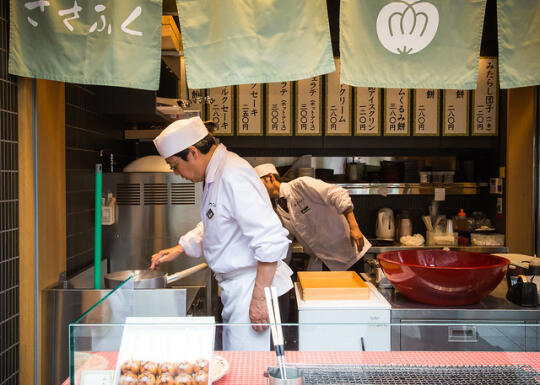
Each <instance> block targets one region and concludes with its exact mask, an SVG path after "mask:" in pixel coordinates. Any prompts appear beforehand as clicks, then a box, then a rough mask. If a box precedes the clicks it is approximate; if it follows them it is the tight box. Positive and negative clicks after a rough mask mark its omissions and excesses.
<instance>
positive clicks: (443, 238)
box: [426, 230, 458, 246]
mask: <svg viewBox="0 0 540 385" xmlns="http://www.w3.org/2000/svg"><path fill="white" fill-rule="evenodd" d="M426 238H427V245H428V246H457V244H458V233H456V232H452V233H445V232H441V231H429V230H428V231H427V232H426Z"/></svg>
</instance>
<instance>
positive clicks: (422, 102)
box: [413, 89, 440, 136]
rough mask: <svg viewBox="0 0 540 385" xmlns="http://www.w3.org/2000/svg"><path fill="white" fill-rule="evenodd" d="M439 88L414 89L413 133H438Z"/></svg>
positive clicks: (418, 134) (434, 134)
mask: <svg viewBox="0 0 540 385" xmlns="http://www.w3.org/2000/svg"><path fill="white" fill-rule="evenodd" d="M439 95H440V94H439V90H436V89H417V90H414V112H413V127H414V130H413V135H415V136H438V135H439Z"/></svg>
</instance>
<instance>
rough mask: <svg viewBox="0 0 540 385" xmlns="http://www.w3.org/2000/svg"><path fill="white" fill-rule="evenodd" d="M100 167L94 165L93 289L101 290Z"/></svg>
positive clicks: (99, 165)
mask: <svg viewBox="0 0 540 385" xmlns="http://www.w3.org/2000/svg"><path fill="white" fill-rule="evenodd" d="M102 189H103V186H102V166H101V163H97V164H96V195H95V201H96V202H95V203H96V204H95V208H96V212H95V215H94V289H101V193H102Z"/></svg>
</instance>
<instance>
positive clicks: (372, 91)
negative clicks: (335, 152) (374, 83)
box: [354, 87, 381, 136]
mask: <svg viewBox="0 0 540 385" xmlns="http://www.w3.org/2000/svg"><path fill="white" fill-rule="evenodd" d="M354 93H355V100H356V102H355V110H356V119H355V122H354V127H355V129H354V134H355V135H359V136H378V135H381V124H380V119H379V115H380V108H379V106H380V100H381V97H380V95H381V89H380V88H374V87H355V88H354Z"/></svg>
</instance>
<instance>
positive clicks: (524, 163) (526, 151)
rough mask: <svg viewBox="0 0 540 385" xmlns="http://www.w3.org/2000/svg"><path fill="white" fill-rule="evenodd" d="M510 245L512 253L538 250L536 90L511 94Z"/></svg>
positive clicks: (522, 89) (521, 90)
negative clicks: (535, 149) (536, 244)
mask: <svg viewBox="0 0 540 385" xmlns="http://www.w3.org/2000/svg"><path fill="white" fill-rule="evenodd" d="M507 108H508V115H507V116H508V119H507V143H506V145H507V152H506V178H507V179H506V244H507V245H508V249H509V252H510V253H518V254H527V255H532V253H533V250H534V236H535V234H534V220H535V213H534V196H533V193H534V178H535V175H534V174H533V172H534V137H535V133H534V124H535V116H534V115H535V108H534V87H526V88H515V89H510V90H508V100H507Z"/></svg>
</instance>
